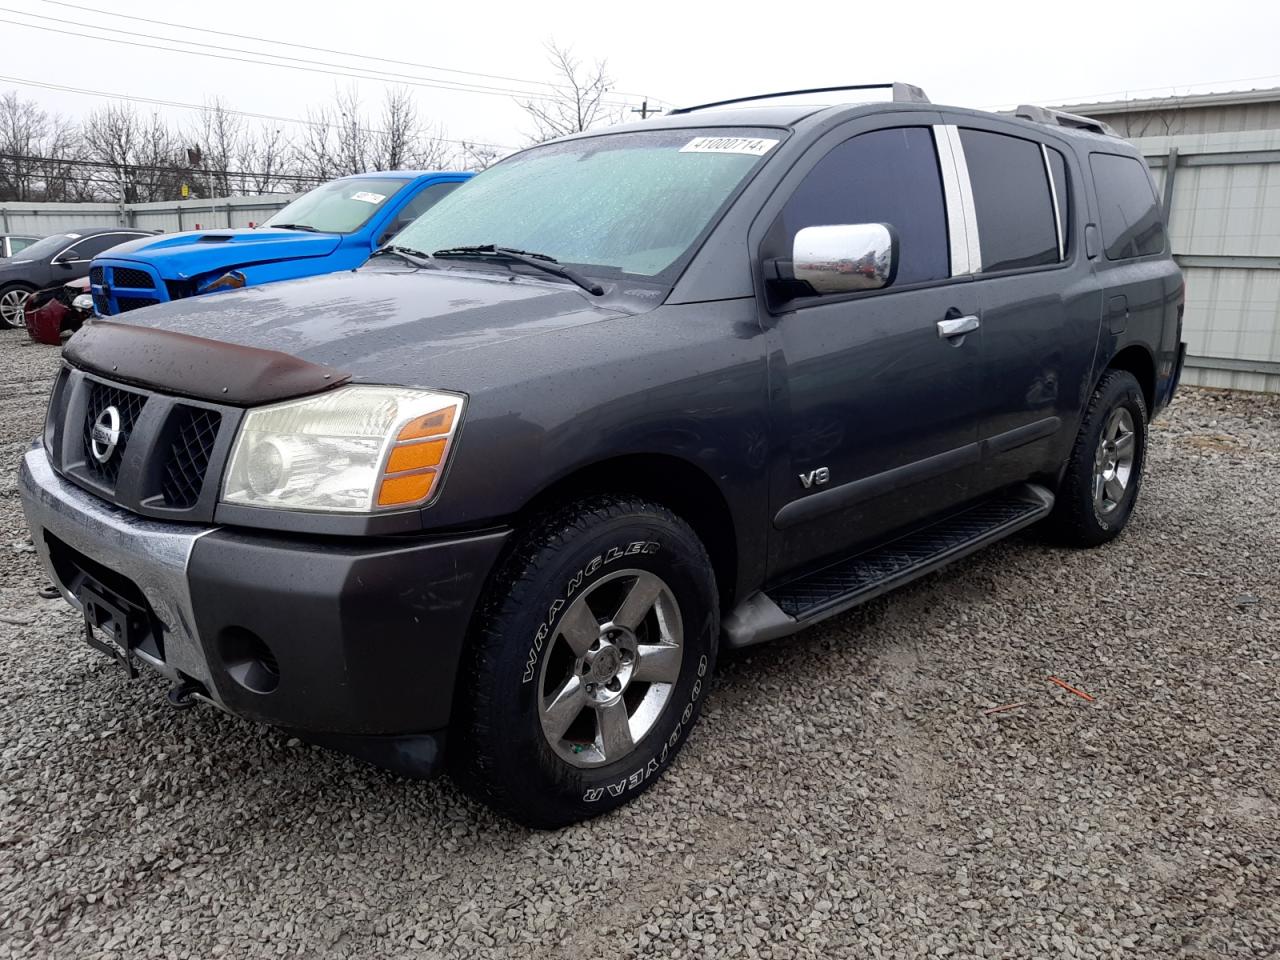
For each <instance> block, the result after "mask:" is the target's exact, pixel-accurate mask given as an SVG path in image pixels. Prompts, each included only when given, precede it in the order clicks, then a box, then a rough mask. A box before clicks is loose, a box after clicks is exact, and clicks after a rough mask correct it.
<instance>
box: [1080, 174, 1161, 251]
mask: <svg viewBox="0 0 1280 960" xmlns="http://www.w3.org/2000/svg"><path fill="white" fill-rule="evenodd" d="M1089 167H1090V169H1092V170H1093V183H1094V187H1095V188H1096V189H1097V191H1098V218H1099V220H1100V221H1101V226H1102V242H1103V243H1104V244H1105V245H1106V253H1107V259H1108V260H1129V259H1132V258H1133V257H1145V256H1147V255H1148V254H1152V253H1160V252H1162V251H1163V250H1164V218H1163V217H1162V216H1161V215H1160V207H1159V206H1158V205H1157V203H1156V191H1155V187H1153V186H1152V185H1151V178H1150V177H1149V176H1148V175H1147V170H1146V167H1144V166H1143V165H1142V163H1141V161H1139V160H1138V159H1137V158H1136V157H1124V156H1120V155H1118V154H1114V153H1091V154H1089Z"/></svg>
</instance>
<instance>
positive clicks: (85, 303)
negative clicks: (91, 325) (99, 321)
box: [71, 293, 93, 310]
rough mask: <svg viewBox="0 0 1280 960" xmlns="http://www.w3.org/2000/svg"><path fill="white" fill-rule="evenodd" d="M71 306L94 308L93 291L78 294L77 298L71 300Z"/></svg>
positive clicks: (79, 308) (83, 308)
mask: <svg viewBox="0 0 1280 960" xmlns="http://www.w3.org/2000/svg"><path fill="white" fill-rule="evenodd" d="M71 306H73V307H75V308H76V309H77V310H92V309H93V294H91V293H80V294H77V295H76V298H75V299H74V300H72V301H71Z"/></svg>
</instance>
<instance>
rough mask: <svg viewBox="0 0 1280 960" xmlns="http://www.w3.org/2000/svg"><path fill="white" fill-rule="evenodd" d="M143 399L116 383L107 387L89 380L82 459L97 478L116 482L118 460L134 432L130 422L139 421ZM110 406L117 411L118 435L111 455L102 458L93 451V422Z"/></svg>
mask: <svg viewBox="0 0 1280 960" xmlns="http://www.w3.org/2000/svg"><path fill="white" fill-rule="evenodd" d="M146 403H147V398H146V397H145V396H143V395H142V394H140V393H133V392H132V391H130V390H121V389H120V388H119V387H109V386H107V385H106V384H105V383H98V382H97V381H96V380H94V381H91V383H90V386H89V399H88V404H87V406H86V409H85V416H84V431H83V435H84V462H85V466H86V467H87V468H88V470H89V472H90V473H91V474H93V475H95V476H96V477H97V478H98V479H99V480H103V481H105V482H106V483H108V484H111V485H112V486H114V485H115V482H116V478H117V477H119V476H120V463H121V461H122V460H123V459H124V451H125V447H126V446H128V443H129V436H130V434H132V433H133V426H134V424H135V423H137V422H138V417H139V416H140V415H141V414H142V408H143V407H144V406H146ZM109 407H115V409H116V412H117V413H119V414H120V438H119V440H117V441H116V446H115V449H114V450H112V451H111V455H110V456H109V457H108V458H107V460H106V461H105V462H103V461H101V460H99V459H98V458H97V457H96V456H95V455H94V452H93V425H94V424H95V423H96V422H97V420H98V417H100V416H101V415H102V413H103V411H105V410H106V409H107V408H109Z"/></svg>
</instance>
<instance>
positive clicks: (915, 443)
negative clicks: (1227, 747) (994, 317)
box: [762, 120, 983, 576]
mask: <svg viewBox="0 0 1280 960" xmlns="http://www.w3.org/2000/svg"><path fill="white" fill-rule="evenodd" d="M927 124H928V120H924V121H922V125H919V126H902V127H894V128H890V129H875V130H870V131H868V132H865V133H861V134H858V135H855V136H851V137H849V138H848V139H845V140H843V141H842V142H839V143H838V144H836V145H834V146H830V145H828V144H827V143H823V142H820V143H819V144H817V145H815V148H814V150H815V151H819V156H820V157H821V159H818V160H817V162H816V163H815V164H814V165H813V166H812V168H811V169H810V170H809V171H808V173H806V174H804V175H803V179H801V180H800V181H799V182H798V184H797V185H796V186H795V187H794V188H793V190H792V192H791V193H790V195H789V197H788V199H787V200H786V202H785V205H784V206H783V207H782V209H781V211H780V212H779V213H778V215H777V218H776V219H775V220H774V221H773V223H772V225H771V226H770V227H769V229H768V233H767V234H766V236H765V239H764V241H763V244H762V254H763V255H764V256H765V257H771V256H781V257H790V250H791V245H792V241H793V239H794V237H795V234H796V232H797V231H799V230H800V229H802V228H804V227H808V226H820V225H830V224H855V223H884V224H888V225H889V226H890V227H892V229H893V231H894V232H895V233H896V235H897V238H898V258H897V269H896V276H895V277H894V279H893V281H892V283H891V284H890V285H889V286H887V287H884V288H883V289H879V290H873V291H863V292H857V293H845V294H837V295H826V296H819V295H813V296H801V297H799V298H798V299H794V300H791V301H790V302H788V303H786V304H785V305H783V306H782V307H781V308H778V309H775V314H774V316H773V327H772V336H773V338H774V342H775V344H776V347H775V349H774V351H773V356H772V359H771V371H772V379H773V382H774V384H775V385H776V389H775V393H774V403H775V410H776V416H775V423H774V427H775V433H776V436H777V440H778V445H779V448H780V449H781V450H782V451H785V452H784V453H781V454H780V455H779V457H778V460H777V465H776V466H775V469H774V474H773V491H772V496H773V504H772V509H771V513H772V514H773V520H774V538H773V542H774V549H773V551H772V552H773V564H772V572H773V574H774V575H775V576H785V575H786V574H788V573H790V572H794V571H797V570H799V569H801V568H804V567H806V566H811V565H814V564H817V563H820V562H822V561H823V560H825V559H830V558H834V557H838V556H841V555H845V554H847V553H849V552H851V551H852V550H854V549H859V548H861V547H865V546H871V545H873V544H875V543H876V542H877V541H882V540H884V539H887V538H889V537H891V536H892V535H894V534H896V533H898V532H902V531H905V530H906V529H908V528H910V527H913V526H919V525H921V524H922V523H924V522H926V521H927V520H928V519H929V518H932V517H936V516H938V515H940V514H942V513H945V512H946V511H948V510H950V509H954V508H955V507H957V506H958V505H959V504H961V503H962V502H963V501H964V500H965V499H966V498H967V497H968V496H969V490H970V483H971V477H972V473H973V470H974V468H975V466H976V464H977V462H978V456H979V447H978V443H977V440H978V419H979V412H980V409H981V404H980V392H979V386H980V376H981V359H982V350H983V342H982V331H981V328H980V327H979V328H978V329H977V330H975V331H973V332H971V333H968V334H965V335H962V336H956V337H950V338H948V337H946V336H943V335H942V331H941V330H940V328H939V324H940V323H942V322H944V321H948V320H955V319H957V318H968V317H976V316H977V314H978V306H979V305H978V301H977V293H976V291H975V290H974V284H973V283H971V282H968V280H967V279H965V278H953V277H952V275H951V274H952V267H951V257H950V241H949V233H948V220H947V202H946V199H945V197H944V187H943V181H942V177H941V175H940V166H939V159H938V151H937V149H936V148H935V143H934V134H933V131H932V129H931V127H930V126H928V125H927Z"/></svg>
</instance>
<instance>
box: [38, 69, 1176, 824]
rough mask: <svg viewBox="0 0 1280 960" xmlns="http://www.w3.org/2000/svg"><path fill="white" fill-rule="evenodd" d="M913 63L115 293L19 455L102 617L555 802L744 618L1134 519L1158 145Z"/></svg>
mask: <svg viewBox="0 0 1280 960" xmlns="http://www.w3.org/2000/svg"><path fill="white" fill-rule="evenodd" d="M886 86H889V85H886ZM891 89H892V91H893V101H892V102H881V103H859V104H847V103H846V104H840V105H834V106H795V105H778V104H777V103H773V104H769V103H766V102H765V99H766V98H747V100H746V101H743V102H733V103H722V104H712V105H708V106H706V107H698V108H689V109H684V110H679V111H675V112H673V113H672V114H669V115H667V116H665V117H662V118H660V119H657V120H651V121H647V122H643V123H639V124H632V125H628V126H621V127H616V128H613V129H609V130H603V131H600V132H591V133H586V134H581V135H577V136H574V137H569V138H566V139H562V140H558V141H554V142H551V143H546V144H541V145H538V146H535V147H531V148H529V149H528V150H525V151H523V152H521V153H518V154H515V155H514V156H512V157H509V158H507V159H506V160H504V161H502V162H501V163H499V164H497V165H496V166H494V167H492V168H491V169H489V170H486V171H485V172H484V173H482V174H480V175H479V176H477V177H476V178H475V179H474V180H471V181H469V182H468V183H465V184H463V185H462V186H461V187H459V188H458V189H457V190H456V191H454V192H453V193H452V194H450V195H449V196H447V197H445V198H444V199H443V200H441V201H440V202H439V203H438V204H436V205H435V206H434V207H432V209H431V210H429V211H427V212H426V213H425V214H424V215H423V216H421V217H420V218H419V219H418V220H416V221H415V222H414V223H412V224H411V225H410V226H408V227H407V228H406V229H405V230H404V231H403V232H401V233H400V234H399V235H398V236H396V237H395V238H394V239H393V240H392V241H391V243H390V244H388V245H387V246H385V247H383V248H381V249H380V250H379V251H377V252H376V253H375V254H374V256H373V257H372V258H371V259H370V260H369V262H368V263H367V264H365V265H364V266H363V267H362V268H360V269H358V270H354V271H350V272H346V273H342V274H335V275H330V276H325V277H319V278H313V279H308V280H301V281H296V282H289V283H281V284H274V285H270V286H264V287H256V288H246V289H243V290H238V291H233V292H229V293H224V294H221V295H219V296H217V297H209V298H202V299H193V300H185V301H181V302H175V303H169V304H164V305H161V306H158V307H153V308H149V309H147V310H142V311H137V312H136V313H133V314H131V315H130V321H131V322H130V323H128V324H121V323H117V322H113V321H106V320H96V321H92V322H90V323H87V324H86V325H85V327H84V329H83V330H81V331H80V332H79V333H78V334H77V335H76V336H75V337H74V338H72V340H71V341H70V342H69V343H68V345H67V347H66V350H65V360H66V363H65V366H64V369H63V370H62V373H61V375H60V376H59V377H58V379H57V382H56V385H55V387H54V390H53V395H52V398H51V400H50V404H49V413H48V419H47V423H46V427H45V431H44V437H43V440H42V442H40V443H37V444H36V445H35V446H34V447H33V448H32V449H31V450H30V451H29V452H28V453H27V454H26V456H25V459H24V462H23V464H22V470H21V480H20V487H21V492H22V498H23V504H24V508H25V510H26V515H27V519H28V522H29V524H30V527H31V533H32V537H33V538H34V542H35V544H36V547H37V549H38V551H39V553H40V555H41V557H42V558H43V560H44V562H45V565H46V568H47V570H48V572H49V575H50V576H51V577H52V578H53V580H54V582H55V583H56V585H57V586H58V588H59V589H60V590H61V592H62V594H63V595H64V596H65V598H66V599H67V600H68V601H69V602H70V603H72V604H73V605H75V606H76V607H77V608H78V609H79V610H80V611H82V612H83V615H84V618H85V637H86V639H87V640H88V641H89V642H90V643H92V644H93V645H95V646H96V647H98V648H99V649H101V650H103V651H104V652H106V653H108V654H109V655H111V656H113V657H115V658H117V659H118V660H119V661H120V662H121V664H122V665H123V666H124V668H125V670H126V671H127V672H128V673H129V674H130V675H132V674H133V673H134V671H135V668H136V666H138V665H142V666H145V667H148V668H150V669H152V670H155V671H158V672H159V673H161V674H163V675H164V676H166V677H168V678H169V680H170V681H171V682H172V685H173V686H172V689H171V691H170V695H169V697H170V700H171V701H172V702H173V703H174V705H176V706H187V705H190V704H193V703H196V702H201V701H207V702H209V703H212V704H215V705H217V706H218V707H220V708H222V709H225V710H228V711H231V712H233V713H236V714H240V715H242V716H245V717H249V718H253V719H256V720H259V721H263V722H266V723H270V724H274V725H277V726H279V727H283V728H287V729H289V730H291V731H294V732H295V733H296V734H297V735H299V736H303V737H306V738H308V739H310V740H312V741H315V742H318V743H323V744H327V745H330V746H332V747H334V748H337V749H341V750H345V751H348V752H350V753H353V754H356V755H359V756H361V757H364V758H366V759H368V760H370V761H372V762H375V763H379V764H382V765H384V766H387V767H390V768H393V769H395V770H398V771H401V772H403V773H405V774H408V775H414V776H427V775H431V774H434V773H436V772H437V771H439V770H440V769H442V768H443V767H444V766H445V765H448V766H449V767H451V769H452V770H453V771H454V773H455V774H456V776H458V777H459V779H460V780H461V781H462V782H463V783H464V784H465V785H466V786H467V787H468V789H470V790H471V791H472V793H473V794H474V795H475V796H477V797H479V798H481V799H482V800H483V801H485V802H487V803H489V804H491V805H492V806H494V807H495V808H496V809H498V810H500V811H502V812H503V813H505V814H507V815H508V816H510V817H513V818H515V819H517V820H519V821H522V822H524V823H527V824H531V825H534V826H540V827H552V826H556V825H560V824H565V823H569V822H572V821H575V820H578V819H582V818H584V817H589V816H592V815H595V814H598V813H601V812H603V811H605V810H608V809H610V808H612V807H615V806H617V805H619V804H621V803H623V802H625V801H627V800H629V799H631V798H633V797H635V796H636V795H637V794H639V793H640V792H641V791H643V790H644V789H646V788H647V787H648V786H650V785H651V784H652V783H654V782H655V780H656V779H657V778H658V777H659V776H660V774H661V773H662V772H663V770H664V769H665V768H666V767H667V765H668V764H670V763H671V762H672V759H673V757H674V756H675V754H676V753H677V751H678V750H679V748H680V746H681V745H682V744H683V742H684V741H685V739H686V738H687V737H688V736H689V734H690V731H691V730H692V727H693V725H694V723H695V722H696V719H697V716H698V711H699V707H700V706H701V704H702V702H703V700H704V698H705V695H706V692H707V687H708V683H709V682H710V679H711V675H712V671H713V669H714V666H715V661H716V653H717V651H718V650H719V649H720V648H721V647H722V646H729V647H743V646H747V645H749V644H754V643H759V642H761V641H765V640H772V639H777V638H781V637H784V636H787V635H790V634H794V633H797V632H799V631H801V630H803V629H804V628H806V627H808V626H810V625H812V624H814V623H817V622H819V621H820V620H822V619H824V618H826V617H830V616H833V615H835V614H838V613H840V612H841V611H844V610H847V609H849V608H850V607H852V606H854V605H855V604H858V603H861V602H863V601H865V600H867V599H868V598H870V597H873V596H876V595H878V594H880V593H882V592H884V591H886V590H888V589H890V588H892V587H895V586H898V585H900V584H902V583H905V582H907V581H909V580H911V579H912V578H915V577H918V576H921V575H922V574H925V573H928V572H929V571H932V570H936V569H937V568H939V567H941V566H942V565H944V564H946V563H948V562H950V561H951V560H954V559H955V558H957V557H960V556H963V555H965V554H967V553H969V552H971V551H973V550H976V549H978V548H980V547H982V546H984V545H986V544H989V543H991V542H993V541H996V540H998V539H1000V538H1002V537H1005V536H1008V535H1009V534H1011V533H1013V532H1014V531H1017V530H1020V529H1022V528H1025V527H1028V526H1031V525H1032V524H1041V525H1042V526H1043V527H1044V528H1045V529H1046V530H1047V531H1049V532H1051V533H1052V534H1053V535H1055V536H1056V537H1058V538H1059V539H1060V540H1061V541H1062V542H1064V543H1066V544H1071V545H1076V546H1096V545H1099V544H1103V543H1105V542H1106V541H1108V540H1110V539H1111V538H1113V537H1115V536H1116V535H1117V534H1118V533H1119V532H1120V531H1121V530H1122V528H1123V527H1124V525H1125V523H1126V521H1127V520H1128V518H1129V516H1130V514H1131V512H1132V511H1133V509H1134V505H1135V502H1136V500H1137V496H1138V491H1139V485H1140V483H1141V479H1142V469H1143V461H1144V455H1145V451H1146V437H1147V425H1148V423H1149V421H1150V419H1151V417H1152V416H1153V415H1154V414H1155V413H1156V412H1157V411H1159V410H1160V409H1161V408H1162V407H1163V406H1165V405H1166V404H1167V403H1168V402H1169V401H1170V399H1171V397H1172V396H1173V392H1174V389H1175V388H1176V386H1177V380H1178V375H1179V371H1180V367H1181V361H1182V352H1183V350H1182V347H1181V344H1180V339H1181V338H1180V329H1181V317H1182V304H1183V282H1182V276H1181V274H1180V272H1179V270H1178V267H1177V266H1176V265H1175V264H1174V262H1173V259H1172V258H1171V256H1170V254H1169V246H1168V241H1167V239H1166V235H1165V228H1164V223H1163V220H1162V217H1161V213H1160V209H1159V206H1158V204H1157V201H1156V195H1155V191H1154V189H1153V185H1152V181H1151V178H1150V176H1149V174H1148V171H1147V169H1146V167H1145V165H1144V164H1143V161H1142V159H1141V157H1140V156H1139V155H1138V153H1137V152H1136V151H1135V150H1134V149H1133V147H1131V146H1130V145H1128V144H1127V143H1125V142H1124V141H1123V140H1120V139H1118V138H1117V137H1115V136H1114V135H1113V134H1111V132H1110V131H1109V130H1108V129H1107V128H1106V127H1105V126H1103V125H1102V124H1099V123H1096V122H1094V121H1092V120H1089V119H1087V118H1082V117H1075V116H1070V115H1065V114H1060V113H1053V112H1049V111H1045V110H1042V109H1039V108H1034V107H1027V108H1022V109H1020V110H1019V111H1018V115H1017V116H999V115H993V114H990V113H982V112H978V111H973V110H965V109H958V108H952V107H943V106H936V105H934V104H931V103H929V102H928V101H927V100H926V99H925V97H924V95H923V94H922V93H921V92H920V91H919V90H918V89H917V88H914V87H910V86H907V85H903V84H894V85H891ZM804 92H805V93H808V94H811V95H812V96H814V97H821V96H822V95H824V94H826V93H827V92H828V91H825V90H822V91H804ZM828 99H830V98H828Z"/></svg>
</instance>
